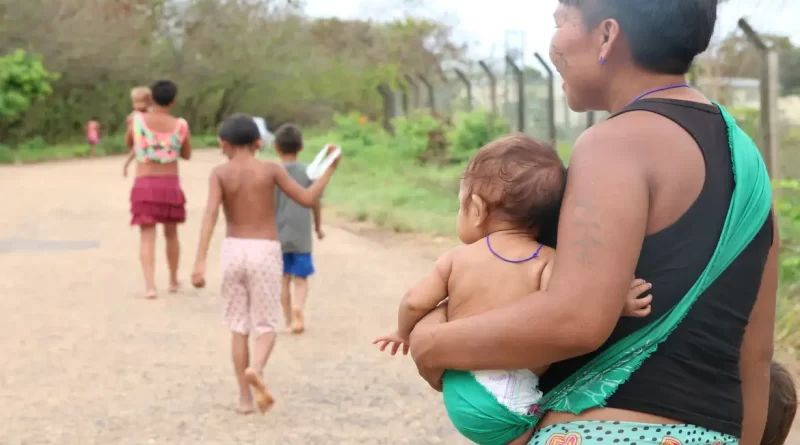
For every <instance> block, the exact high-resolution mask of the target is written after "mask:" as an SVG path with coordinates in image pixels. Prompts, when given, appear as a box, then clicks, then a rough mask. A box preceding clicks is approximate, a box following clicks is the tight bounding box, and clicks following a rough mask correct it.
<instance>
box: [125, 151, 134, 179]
mask: <svg viewBox="0 0 800 445" xmlns="http://www.w3.org/2000/svg"><path fill="white" fill-rule="evenodd" d="M135 157H136V153H134V151H133V150H131V151H130V153H128V159H126V160H125V165H123V166H122V176H125V177H128V166H130V165H131V162H133V158H135Z"/></svg>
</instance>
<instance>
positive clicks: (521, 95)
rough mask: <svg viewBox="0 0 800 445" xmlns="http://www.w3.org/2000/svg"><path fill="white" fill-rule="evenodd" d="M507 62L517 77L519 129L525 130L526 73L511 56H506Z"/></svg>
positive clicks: (520, 130)
mask: <svg viewBox="0 0 800 445" xmlns="http://www.w3.org/2000/svg"><path fill="white" fill-rule="evenodd" d="M506 63H507V64H508V66H509V67H511V70H512V71H514V76H515V77H516V79H517V131H519V132H520V133H524V132H525V73H523V71H522V69H521V68H520V67H518V66H517V64H516V63H514V59H512V58H511V56H506Z"/></svg>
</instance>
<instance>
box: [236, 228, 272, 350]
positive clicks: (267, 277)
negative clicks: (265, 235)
mask: <svg viewBox="0 0 800 445" xmlns="http://www.w3.org/2000/svg"><path fill="white" fill-rule="evenodd" d="M282 277H283V254H282V252H281V244H280V242H278V241H274V240H263V239H242V238H225V240H224V241H223V243H222V305H223V307H222V313H223V321H224V323H225V326H226V327H227V328H228V329H230V330H231V331H233V332H237V333H240V334H249V333H250V332H251V331H252V332H254V333H255V334H256V335H262V334H266V333H269V332H275V330H276V329H277V326H278V317H279V314H280V311H281V308H280V300H281V279H282Z"/></svg>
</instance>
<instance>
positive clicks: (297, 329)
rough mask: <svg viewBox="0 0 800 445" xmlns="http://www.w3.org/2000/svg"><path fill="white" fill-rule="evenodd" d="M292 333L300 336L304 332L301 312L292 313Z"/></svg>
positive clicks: (304, 327)
mask: <svg viewBox="0 0 800 445" xmlns="http://www.w3.org/2000/svg"><path fill="white" fill-rule="evenodd" d="M292 318H293V320H292V333H293V334H301V333H302V332H303V331H305V330H306V326H305V322H304V321H303V311H292Z"/></svg>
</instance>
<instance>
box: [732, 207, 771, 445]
mask: <svg viewBox="0 0 800 445" xmlns="http://www.w3.org/2000/svg"><path fill="white" fill-rule="evenodd" d="M772 218H773V232H772V239H773V241H772V247H771V248H770V250H769V256H768V257H767V263H766V265H765V266H764V274H763V275H762V276H761V288H760V289H759V291H758V297H757V299H756V304H755V306H753V311H752V312H751V313H750V319H749V321H748V323H747V329H746V330H745V333H744V339H743V341H742V348H741V353H740V356H739V373H740V375H741V378H742V401H743V403H744V419H743V421H742V438H741V440H740V441H739V443H740V444H741V445H758V444H759V443H761V436H763V435H764V426H765V424H766V422H767V411H768V407H769V366H770V361H771V360H772V351H773V343H772V342H773V335H774V331H775V300H776V295H777V293H778V251H779V249H780V235H779V234H778V225H777V219H776V218H775V216H774V214H773V216H772Z"/></svg>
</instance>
